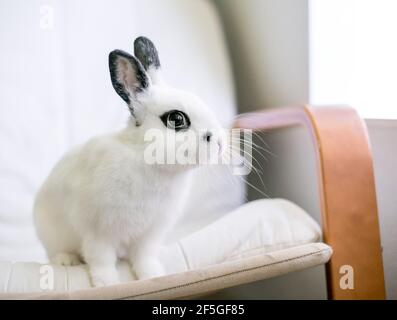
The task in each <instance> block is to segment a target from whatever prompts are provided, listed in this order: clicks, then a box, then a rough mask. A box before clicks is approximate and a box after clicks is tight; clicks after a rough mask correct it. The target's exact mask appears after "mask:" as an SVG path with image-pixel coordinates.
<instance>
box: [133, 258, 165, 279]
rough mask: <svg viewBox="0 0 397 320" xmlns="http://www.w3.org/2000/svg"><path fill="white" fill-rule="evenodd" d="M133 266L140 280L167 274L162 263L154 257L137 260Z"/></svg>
mask: <svg viewBox="0 0 397 320" xmlns="http://www.w3.org/2000/svg"><path fill="white" fill-rule="evenodd" d="M133 268H134V271H135V274H136V276H137V277H138V279H139V280H142V279H148V278H156V277H161V276H163V275H164V274H165V270H164V268H163V266H162V265H161V263H160V262H159V261H158V260H157V259H156V258H153V257H145V258H142V259H139V260H137V261H135V262H134V263H133Z"/></svg>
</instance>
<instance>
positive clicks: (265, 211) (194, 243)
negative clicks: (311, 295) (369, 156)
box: [0, 199, 329, 292]
mask: <svg viewBox="0 0 397 320" xmlns="http://www.w3.org/2000/svg"><path fill="white" fill-rule="evenodd" d="M320 238H321V232H320V228H319V226H318V224H317V223H316V222H315V221H314V220H313V219H312V218H311V217H310V216H309V215H308V214H307V213H306V212H304V211H303V210H302V209H301V208H299V207H298V206H296V205H295V204H293V203H291V202H289V201H287V200H283V199H274V200H270V199H266V200H257V201H253V202H250V203H247V204H245V205H243V206H241V207H240V208H238V209H236V210H234V211H233V212H230V213H229V214H227V215H226V216H224V217H223V218H221V219H219V220H218V221H216V222H214V223H212V224H210V225H208V226H206V227H204V228H202V229H201V230H199V231H196V232H194V233H192V234H190V235H188V236H186V237H184V238H182V239H180V240H179V241H177V242H174V243H171V244H170V245H168V246H165V247H164V248H163V250H162V251H161V254H160V256H159V261H160V262H161V264H162V265H163V266H164V268H165V270H166V272H167V274H177V273H184V272H187V271H192V270H201V269H203V268H206V267H209V266H214V265H219V264H222V263H225V262H230V263H232V262H235V263H237V264H239V263H240V262H239V261H244V259H246V258H248V257H257V256H266V255H267V256H268V259H269V258H270V257H272V256H274V255H273V253H274V252H278V251H280V250H285V249H286V248H291V247H297V246H300V245H303V244H309V243H314V242H317V241H319V240H320ZM270 253H272V254H270ZM282 257H283V256H282V255H281V258H280V259H282ZM328 257H329V255H328ZM321 262H324V261H323V260H321ZM41 267H42V265H40V264H38V263H22V262H19V263H14V264H12V263H11V262H4V263H0V288H4V289H3V290H4V291H5V292H31V291H43V290H44V291H45V290H46V287H44V288H43V287H41V286H40V279H42V278H43V273H41V272H40V268H41ZM52 268H53V270H54V288H53V290H56V291H59V290H78V289H86V288H90V287H91V284H90V281H89V275H88V272H87V268H86V267H85V266H76V267H66V268H65V267H62V266H56V265H52ZM118 269H119V274H120V279H121V281H122V282H130V281H132V280H134V279H135V278H134V275H133V274H132V273H131V271H130V268H129V266H128V265H127V263H125V262H120V263H119V266H118ZM43 270H44V269H42V271H43ZM44 271H45V270H44Z"/></svg>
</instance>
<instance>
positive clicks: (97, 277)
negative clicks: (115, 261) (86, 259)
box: [90, 267, 119, 287]
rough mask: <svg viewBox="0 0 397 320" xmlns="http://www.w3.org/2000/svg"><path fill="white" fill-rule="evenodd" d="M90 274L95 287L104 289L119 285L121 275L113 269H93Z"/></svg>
mask: <svg viewBox="0 0 397 320" xmlns="http://www.w3.org/2000/svg"><path fill="white" fill-rule="evenodd" d="M90 274H91V281H92V284H93V285H94V287H104V286H110V285H113V284H117V283H119V275H118V273H117V270H116V269H115V268H113V267H99V268H98V267H92V268H91V270H90Z"/></svg>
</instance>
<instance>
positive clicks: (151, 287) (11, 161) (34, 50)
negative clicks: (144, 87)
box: [0, 0, 384, 299]
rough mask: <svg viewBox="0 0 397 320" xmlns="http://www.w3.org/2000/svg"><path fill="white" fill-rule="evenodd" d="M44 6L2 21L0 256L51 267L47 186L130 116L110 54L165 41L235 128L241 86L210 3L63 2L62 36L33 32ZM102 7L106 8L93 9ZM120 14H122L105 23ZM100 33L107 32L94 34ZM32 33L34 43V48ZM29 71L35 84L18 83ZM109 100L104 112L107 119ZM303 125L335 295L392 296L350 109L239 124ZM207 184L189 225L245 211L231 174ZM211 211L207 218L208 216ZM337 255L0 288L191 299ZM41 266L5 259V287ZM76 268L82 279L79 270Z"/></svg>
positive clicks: (180, 72)
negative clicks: (42, 200) (62, 164)
mask: <svg viewBox="0 0 397 320" xmlns="http://www.w3.org/2000/svg"><path fill="white" fill-rule="evenodd" d="M39 2H40V1H38V0H37V1H31V2H30V3H29V5H28V6H25V7H18V6H17V5H14V4H13V2H12V1H9V4H8V8H7V10H0V12H6V13H7V15H8V16H10V17H14V18H15V17H16V18H15V19H11V21H8V20H6V19H0V21H1V20H3V21H8V22H7V23H8V24H7V28H0V30H7V36H6V34H4V39H6V43H5V44H4V48H5V49H4V50H3V51H2V53H0V55H1V57H2V58H3V59H0V61H1V62H0V63H1V69H2V70H3V72H2V74H0V83H1V84H7V87H5V86H2V88H3V90H1V91H0V93H1V95H0V101H1V104H0V105H1V109H0V113H1V117H0V129H1V130H2V131H1V135H0V141H1V143H2V146H3V152H4V150H6V151H7V152H6V153H5V154H4V156H2V157H1V159H2V160H0V172H1V174H2V175H3V176H4V177H6V179H4V180H3V182H2V184H1V185H0V190H1V192H2V194H1V200H2V201H1V203H2V204H1V205H0V217H1V218H2V219H1V220H0V230H1V232H0V261H4V260H6V261H9V260H16V261H41V262H44V261H45V258H44V256H43V251H42V249H41V247H40V246H39V244H38V242H37V239H36V238H35V236H34V229H33V226H32V222H31V212H30V208H31V205H32V201H33V197H34V193H35V191H36V190H37V188H38V186H39V185H40V182H41V181H42V179H44V177H45V176H46V174H47V172H48V170H49V169H50V168H51V167H52V165H53V163H54V162H55V161H56V160H57V159H58V158H59V157H60V155H61V154H62V153H63V152H64V151H66V150H67V149H69V148H70V147H71V146H73V145H75V144H77V143H80V142H82V141H84V140H86V139H87V138H88V137H90V136H92V135H94V134H99V133H102V132H105V131H109V130H113V129H114V128H115V127H118V126H120V125H121V124H122V123H123V122H124V121H125V120H124V119H125V115H126V113H125V112H124V111H123V109H122V104H121V103H120V102H119V100H118V98H117V97H116V96H115V95H114V93H113V90H112V88H111V86H110V82H109V79H108V74H107V70H106V68H107V66H106V59H105V55H106V54H107V53H108V52H109V51H111V50H113V49H115V48H120V49H125V50H128V48H130V47H131V45H132V40H133V38H134V37H135V36H138V35H141V34H145V35H147V36H148V37H150V38H152V39H153V41H154V42H155V43H156V44H157V45H158V48H159V51H160V55H161V59H162V61H164V73H165V77H166V79H168V80H169V81H170V82H171V83H172V84H174V85H175V86H179V87H181V88H184V89H187V90H191V91H193V92H196V93H197V94H199V95H200V96H201V97H203V98H204V100H206V101H207V102H208V103H209V104H211V105H213V106H214V110H215V112H216V113H217V114H218V116H219V117H220V118H221V119H222V121H223V123H224V124H225V125H227V124H230V123H231V121H233V119H234V115H235V113H236V108H235V106H236V101H235V98H234V96H235V92H236V91H235V88H234V79H233V76H232V68H231V61H230V59H229V52H228V51H227V45H226V39H225V38H224V36H223V30H222V20H221V18H220V17H219V16H218V14H217V11H216V8H215V7H214V6H213V4H212V3H211V2H210V1H189V2H188V1H184V0H167V1H162V2H161V4H160V3H159V2H158V1H156V0H152V1H145V2H141V1H136V0H131V1H112V2H106V1H103V2H100V1H94V0H87V1H84V2H79V3H77V2H76V3H75V2H72V1H71V2H68V4H65V2H62V1H58V2H57V1H55V2H54V7H53V9H54V10H55V12H58V13H59V14H60V13H62V14H65V16H63V18H62V19H59V20H55V25H54V29H53V30H42V29H37V30H36V29H34V28H24V27H23V26H21V25H20V23H19V21H20V19H23V20H24V21H27V24H26V25H30V24H29V23H31V24H34V23H35V21H36V20H34V19H36V15H32V12H34V13H35V12H36V11H35V10H36V9H37V7H38V6H40V3H39ZM1 5H4V6H5V5H6V4H5V2H4V3H2V4H1ZM68 6H70V7H68ZM94 6H95V10H91V7H94ZM76 8H77V9H76ZM74 9H76V10H74ZM109 13H112V14H113V15H114V16H117V19H116V20H110V19H104V17H106V16H107V15H109ZM4 14H5V13H4ZM0 15H1V14H0ZM203 21H205V24H203V23H202V22H203ZM9 30H11V31H12V32H9ZM0 32H1V31H0ZM26 33H27V34H26ZM10 34H12V35H13V36H12V37H11V36H9V35H10ZM97 34H100V35H101V36H100V37H97V36H94V35H97ZM1 35H2V36H3V34H1ZM26 37H27V38H29V39H30V40H31V41H24V38H26ZM59 39H63V40H62V41H61V42H60V41H59ZM87 39H89V40H90V41H87ZM175 46H178V49H177V50H176V49H175ZM43 48H45V49H46V50H43ZM3 55H4V56H3ZM10 56H12V57H15V58H16V60H17V61H18V62H19V67H18V68H15V66H14V65H12V64H9V61H10V59H6V58H5V57H10ZM11 61H13V59H11ZM192 61H194V63H193V62H192ZM22 76H23V78H24V81H23V82H19V81H18V79H20V78H21V77H22ZM10 79H14V81H10ZM258 85H259V84H258ZM4 88H7V90H4ZM236 89H237V92H238V91H239V90H238V89H239V88H236ZM21 92H24V95H23V96H21V94H20V93H21ZM99 105H104V107H103V109H101V112H98V106H99ZM259 107H261V106H260V105H259ZM10 123H12V126H10ZM295 125H300V126H303V127H304V128H305V130H306V132H307V133H309V134H310V136H311V137H312V141H313V146H314V148H313V152H315V154H316V157H317V166H318V169H317V174H318V177H319V186H320V188H319V193H318V195H316V196H319V197H320V199H321V204H322V205H321V211H322V218H323V219H322V226H323V233H324V241H325V243H327V244H329V245H330V246H331V247H332V249H333V251H334V254H333V256H332V258H331V260H330V262H329V264H327V287H328V297H329V298H332V299H346V298H353V299H363V298H367V299H370V298H374V299H375V298H376V299H383V298H384V280H383V269H382V259H381V249H380V239H379V225H378V220H377V219H378V218H377V209H376V200H375V186H374V181H373V169H372V159H371V153H370V149H369V147H368V138H367V134H366V130H365V127H364V125H363V123H362V121H361V119H360V118H359V117H358V116H357V114H356V113H355V112H354V111H353V110H351V109H349V108H339V107H324V108H299V107H296V108H288V109H276V110H273V111H272V110H270V111H265V112H262V111H261V112H259V113H251V114H250V113H248V114H243V115H242V116H240V117H238V118H237V120H236V122H235V124H234V126H235V127H237V128H250V129H254V130H258V131H262V130H266V131H270V130H274V129H277V130H278V129H281V128H284V127H288V126H295ZM23 159H29V162H28V163H27V162H26V161H24V160H23ZM203 179H204V178H203ZM205 179H208V180H207V181H211V182H212V183H213V185H214V186H215V188H217V189H218V190H221V191H222V192H221V195H217V196H213V195H212V193H213V191H212V190H209V189H208V190H203V191H202V192H203V193H202V194H201V195H200V197H197V198H195V199H193V200H192V204H191V205H192V208H197V207H200V208H201V211H200V210H197V209H196V210H192V212H193V214H192V216H191V217H189V219H188V221H185V222H186V226H187V227H186V230H189V231H191V230H194V229H195V228H199V227H202V226H203V225H204V224H209V223H211V222H213V221H215V220H216V219H218V218H220V217H222V216H224V215H225V214H226V213H227V212H229V211H230V210H233V209H234V208H236V207H238V206H239V205H241V204H242V194H243V192H244V190H243V186H242V185H240V184H236V185H235V186H234V187H233V186H232V187H231V186H230V184H229V183H225V181H223V180H222V179H219V180H214V178H213V177H205ZM356 186H357V187H356ZM198 189H203V188H198ZM211 195H212V196H211ZM202 199H210V200H208V201H205V202H203V200H202ZM206 205H207V206H206ZM203 212H205V213H206V215H205V216H206V217H207V219H206V220H205V221H204V220H203V219H198V217H199V216H200V215H202V213H203ZM186 230H182V231H181V233H182V232H186ZM330 256H331V249H330V247H329V246H327V245H325V244H322V243H309V244H305V245H301V246H295V247H292V248H285V249H283V250H279V251H275V252H271V253H265V254H260V255H251V256H248V257H245V258H244V259H239V260H235V261H228V262H226V263H224V264H219V265H213V266H209V267H207V268H204V269H200V270H196V271H189V272H186V273H180V274H174V275H170V276H166V277H162V278H157V279H149V280H145V281H138V282H136V283H134V284H131V283H127V284H120V285H117V286H115V287H108V288H95V289H86V290H69V291H62V292H24V293H21V292H16V293H0V298H43V299H52V298H65V299H70V298H79V299H80V298H106V299H139V298H154V299H158V298H168V299H176V298H188V297H195V296H198V295H203V294H209V293H211V292H213V291H217V290H220V289H223V288H228V287H233V286H237V285H241V284H245V283H250V282H257V281H259V280H264V279H268V278H272V277H276V276H280V275H283V274H286V273H289V272H292V271H298V270H302V269H306V268H309V267H312V266H317V265H321V264H324V263H326V262H327V261H328V260H329V258H330ZM343 265H350V266H352V267H353V270H354V277H355V278H354V279H355V281H354V284H355V288H354V290H343V289H342V288H341V286H340V284H339V282H340V279H341V276H342V275H341V274H340V267H341V266H343ZM38 266H39V265H38V264H37V263H36V264H24V263H19V262H18V263H17V264H15V265H14V267H12V266H11V267H10V264H9V263H5V264H0V268H4V269H2V270H3V271H4V272H1V273H0V274H1V275H2V277H3V278H2V277H1V276H0V280H4V281H6V282H7V281H9V277H10V276H12V275H14V276H16V275H18V276H19V278H21V277H22V278H23V277H24V276H26V281H36V280H37V276H38V275H39V274H38V273H37V270H38ZM76 272H77V275H76V276H81V274H82V273H81V270H80V269H79V270H77V271H76ZM28 275H29V276H28ZM35 277H36V278H35ZM82 279H83V278H82ZM82 281H83V280H82Z"/></svg>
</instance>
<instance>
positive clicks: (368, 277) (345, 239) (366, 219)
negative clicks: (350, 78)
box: [235, 107, 385, 299]
mask: <svg viewBox="0 0 397 320" xmlns="http://www.w3.org/2000/svg"><path fill="white" fill-rule="evenodd" d="M295 125H301V126H304V127H305V129H306V130H307V131H308V132H309V134H310V136H311V138H312V141H313V145H314V148H315V152H316V158H317V172H318V182H319V183H318V185H319V195H320V201H321V211H322V212H321V215H322V228H323V236H324V241H325V242H326V243H328V244H329V245H330V246H332V248H333V250H334V253H333V256H332V258H331V260H330V262H329V263H328V264H327V287H328V297H329V298H331V299H384V298H385V285H384V275H383V263H382V253H381V244H380V231H379V222H378V212H377V204H376V194H375V181H374V173H373V164H372V155H371V150H370V146H369V141H368V135H367V131H366V127H365V124H364V122H363V121H362V119H361V118H360V117H359V116H358V114H357V113H356V111H355V110H354V109H352V108H349V107H318V108H309V107H304V108H299V107H296V108H282V109H277V110H274V111H265V112H258V113H248V114H244V115H241V116H240V117H239V118H238V119H237V120H236V122H235V127H236V128H244V129H253V130H270V129H277V128H285V127H289V126H295ZM342 266H351V267H352V268H353V269H352V270H353V277H354V278H353V279H354V282H353V284H354V288H353V289H351V288H350V289H349V288H345V289H343V287H344V286H343V283H345V279H346V277H343V276H344V274H345V273H346V270H344V269H343V268H342V269H341V267H342ZM347 268H349V267H347ZM340 282H342V286H341V285H340Z"/></svg>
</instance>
